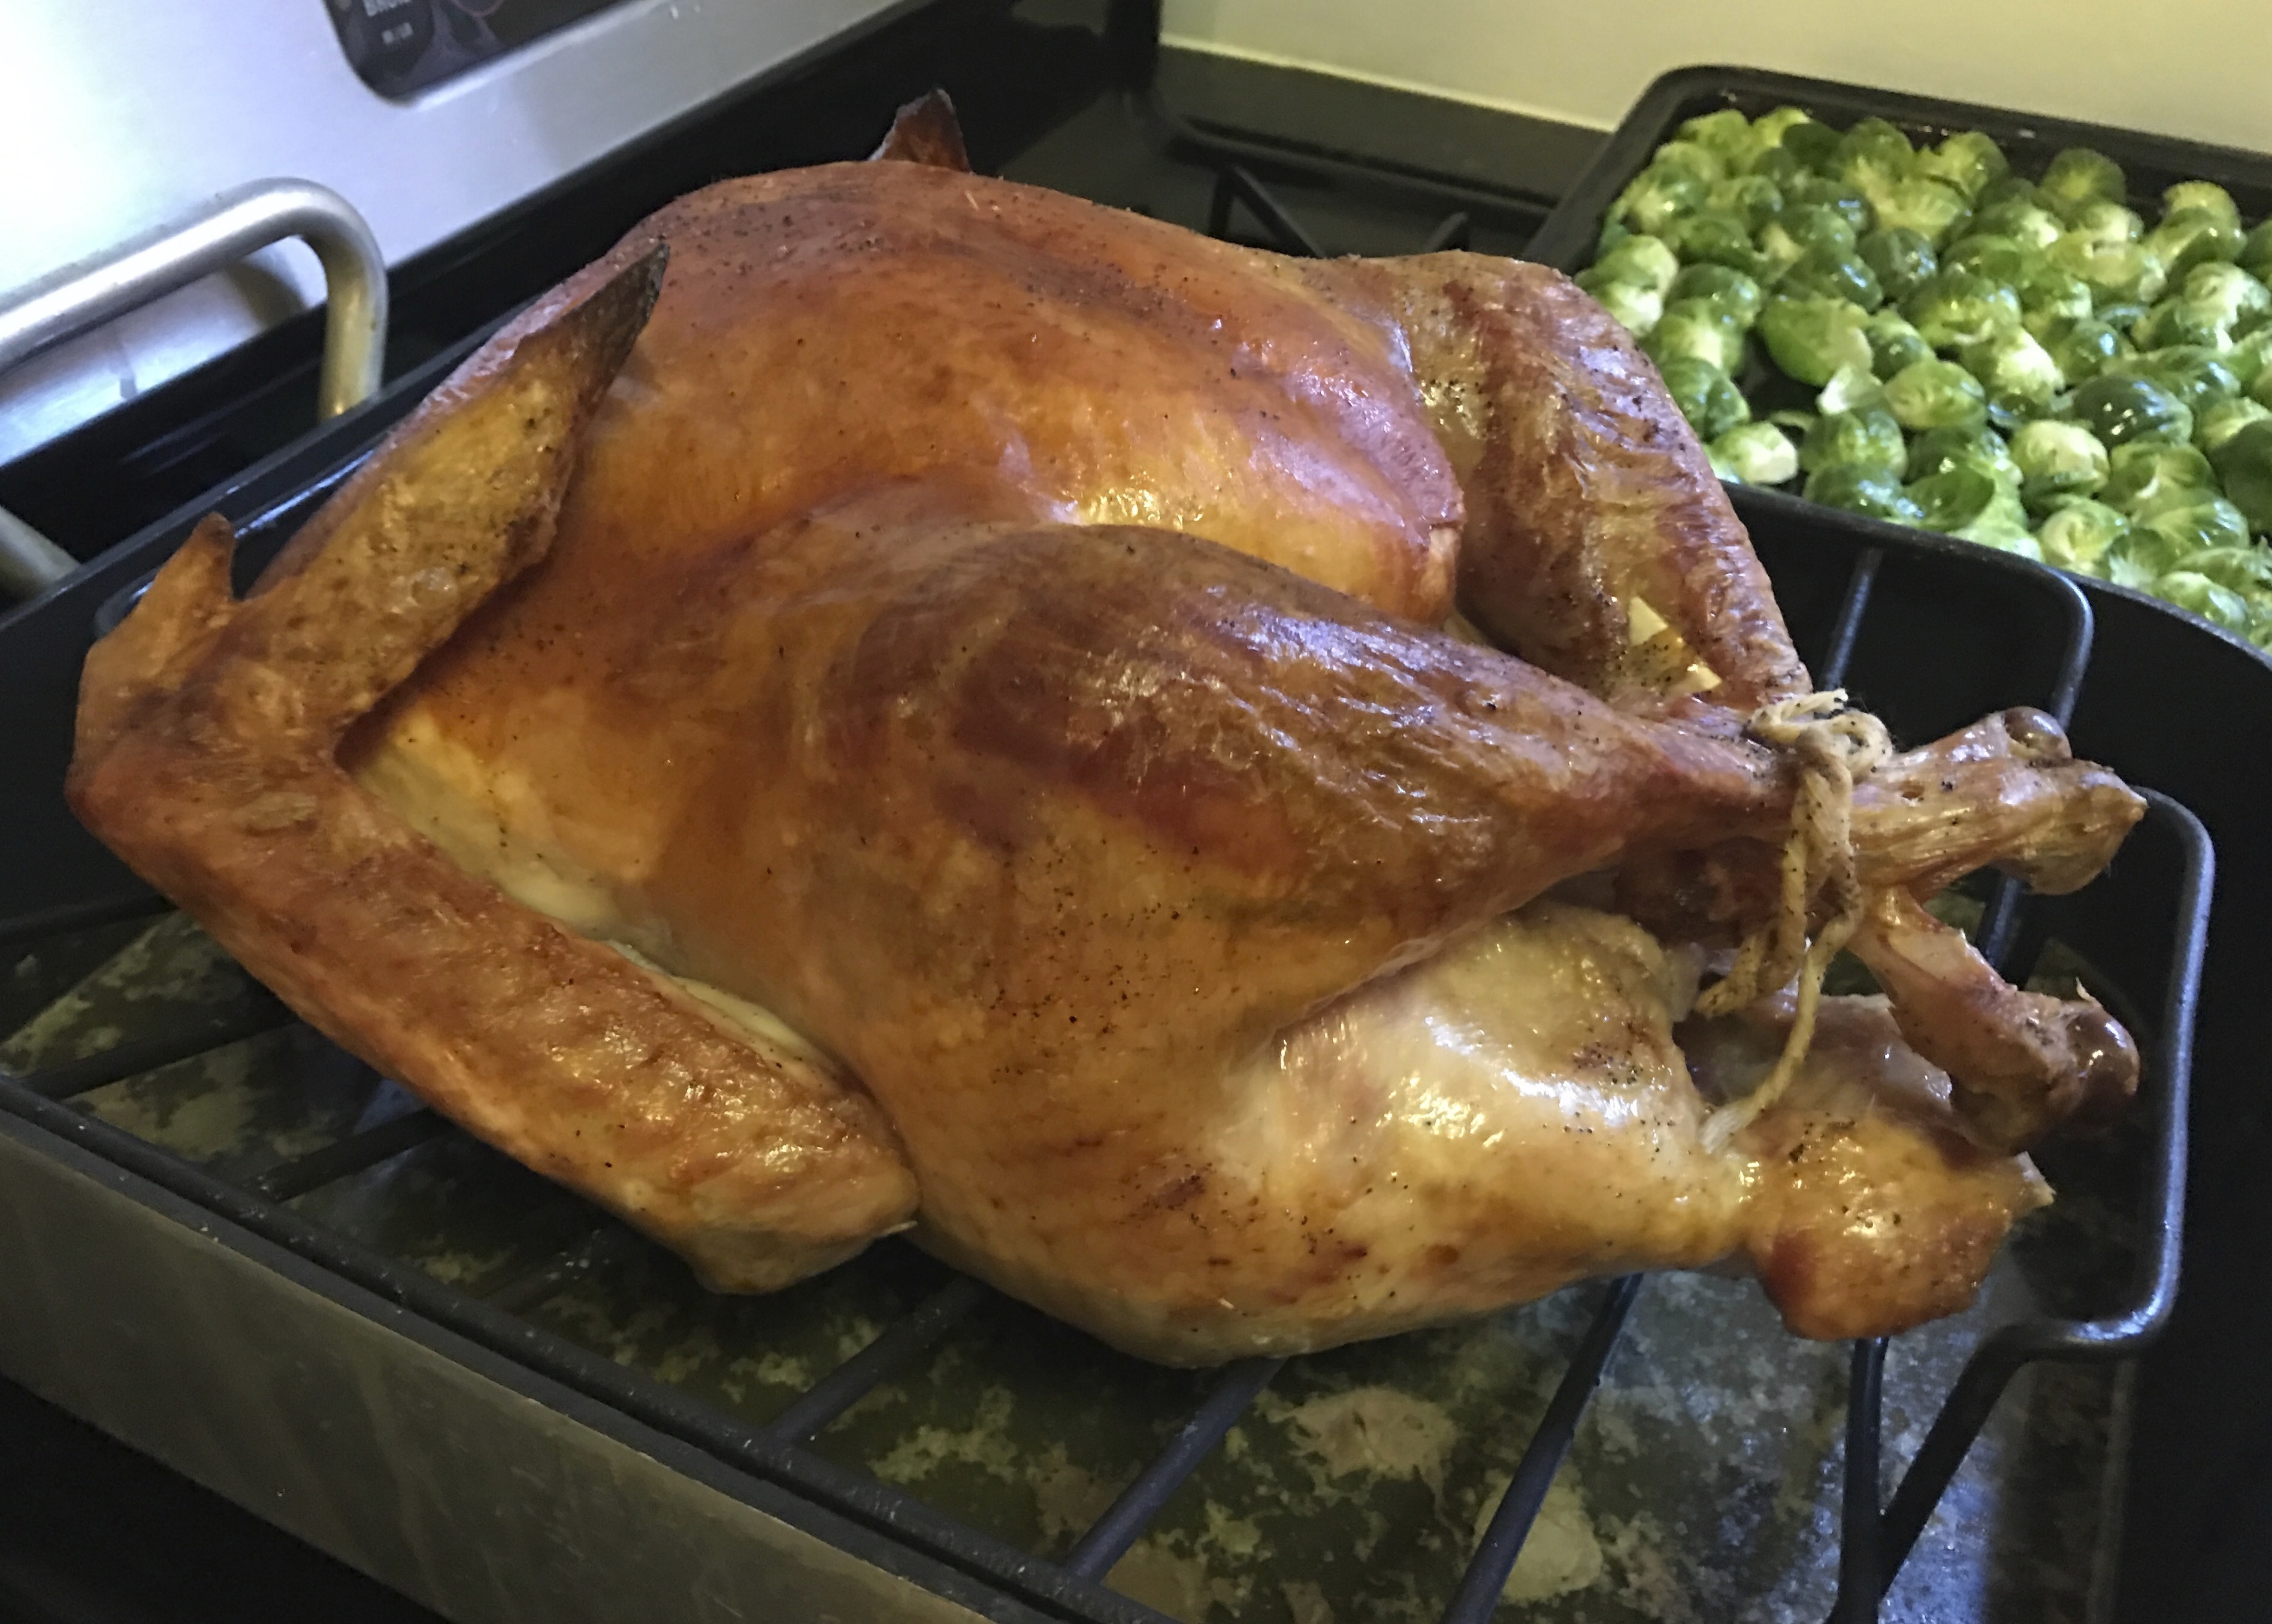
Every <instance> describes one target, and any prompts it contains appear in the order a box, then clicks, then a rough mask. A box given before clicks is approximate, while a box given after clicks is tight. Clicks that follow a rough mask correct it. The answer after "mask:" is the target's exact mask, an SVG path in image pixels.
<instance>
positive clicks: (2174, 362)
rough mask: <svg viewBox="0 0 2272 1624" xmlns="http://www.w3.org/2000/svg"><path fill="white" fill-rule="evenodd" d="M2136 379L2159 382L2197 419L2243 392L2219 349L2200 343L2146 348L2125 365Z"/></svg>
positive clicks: (2125, 369) (2123, 366)
mask: <svg viewBox="0 0 2272 1624" xmlns="http://www.w3.org/2000/svg"><path fill="white" fill-rule="evenodd" d="M2122 370H2124V371H2126V372H2127V373H2129V374H2130V375H2131V376H2133V377H2134V378H2145V379H2146V380H2147V381H2149V383H2156V384H2159V385H2161V386H2162V387H2163V388H2164V389H2166V390H2168V391H2169V392H2170V393H2171V394H2173V395H2175V396H2177V397H2178V399H2179V400H2183V401H2184V402H2185V403H2186V409H2188V410H2189V411H2191V412H2192V413H2193V415H2194V419H2195V420H2196V421H2198V420H2199V419H2200V417H2201V414H2202V413H2203V412H2205V411H2207V410H2208V408H2210V407H2212V406H2215V405H2216V403H2217V402H2218V401H2219V400H2231V398H2232V397H2233V396H2235V395H2237V394H2238V393H2240V380H2239V379H2238V378H2235V377H2234V376H2233V375H2232V369H2231V367H2228V366H2226V365H2225V364H2224V362H2223V360H2222V359H2221V358H2220V357H2219V356H2218V355H2217V353H2216V350H2214V349H2211V348H2208V347H2207V346H2205V345H2200V344H2173V345H2170V346H2168V347H2167V348H2162V349H2153V350H2149V351H2147V352H2146V353H2145V354H2144V355H2139V356H2137V357H2135V358H2134V359H2133V360H2130V361H2126V362H2125V363H2123V365H2122Z"/></svg>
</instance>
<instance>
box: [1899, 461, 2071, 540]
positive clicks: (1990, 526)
mask: <svg viewBox="0 0 2272 1624" xmlns="http://www.w3.org/2000/svg"><path fill="white" fill-rule="evenodd" d="M1909 494H1910V500H1912V501H1914V502H1915V503H1916V504H1917V512H1918V516H1919V522H1921V523H1922V524H1923V525H1924V528H1926V529H1928V530H1938V531H1939V532H1940V533H1941V534H1942V535H1954V536H1961V537H1962V539H1964V540H1965V541H1968V542H1977V543H1980V544H1981V545H1982V546H1984V547H1994V548H1999V549H2000V550H2003V551H2005V552H2016V553H2022V554H2024V555H2025V556H2026V557H2028V558H2040V557H2041V556H2042V553H2041V551H2040V550H2039V549H2038V548H2037V545H2036V538H2035V536H2034V535H2032V534H2031V533H2030V532H2029V529H2028V514H2027V510H2026V509H2024V508H2022V506H2021V505H2020V494H2019V492H2018V491H2016V490H2013V488H2012V487H2011V486H2009V485H2007V484H2006V483H2003V482H2002V481H2001V480H1997V479H1991V478H1990V477H1989V476H1988V475H1985V474H1984V473H1982V472H1981V471H1980V470H1979V469H1978V468H1948V469H1945V470H1944V471H1942V472H1940V473H1939V474H1933V475H1927V476H1926V477H1925V478H1924V479H1920V480H1916V481H1913V482H1911V483H1910V487H1909Z"/></svg>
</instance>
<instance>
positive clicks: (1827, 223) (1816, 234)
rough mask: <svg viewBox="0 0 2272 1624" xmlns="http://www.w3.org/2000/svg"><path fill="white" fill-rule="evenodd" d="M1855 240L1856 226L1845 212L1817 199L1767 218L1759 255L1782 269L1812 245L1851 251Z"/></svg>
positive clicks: (1834, 250)
mask: <svg viewBox="0 0 2272 1624" xmlns="http://www.w3.org/2000/svg"><path fill="white" fill-rule="evenodd" d="M1856 241H1857V239H1856V237H1855V236H1854V228H1853V226H1852V224H1851V223H1850V221H1848V220H1847V218H1846V216H1845V215H1843V214H1842V213H1839V212H1838V211H1837V210H1836V209H1833V208H1825V207H1823V206H1821V205H1820V204H1818V203H1802V204H1797V205H1795V206H1791V207H1789V208H1786V209H1784V210H1783V212H1782V213H1780V214H1778V215H1776V216H1775V219H1773V220H1772V221H1768V224H1767V226H1766V228H1764V229H1763V230H1761V231H1760V257H1761V258H1764V259H1765V260H1766V261H1767V262H1768V264H1769V265H1771V266H1775V267H1777V268H1778V269H1780V268H1782V267H1783V266H1791V265H1796V264H1797V263H1798V261H1799V260H1800V258H1803V257H1804V256H1805V253H1806V251H1808V250H1809V249H1813V248H1827V249H1829V250H1831V251H1833V252H1835V253H1841V254H1850V253H1852V252H1853V251H1854V245H1855V243H1856Z"/></svg>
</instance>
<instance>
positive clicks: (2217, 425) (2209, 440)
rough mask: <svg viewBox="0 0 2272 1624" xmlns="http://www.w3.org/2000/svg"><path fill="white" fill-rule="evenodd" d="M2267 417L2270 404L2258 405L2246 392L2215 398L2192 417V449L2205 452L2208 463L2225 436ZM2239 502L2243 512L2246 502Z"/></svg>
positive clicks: (2271, 413)
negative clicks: (2213, 403)
mask: <svg viewBox="0 0 2272 1624" xmlns="http://www.w3.org/2000/svg"><path fill="white" fill-rule="evenodd" d="M2268 420H2272V407H2264V406H2260V405H2258V404H2257V403H2256V402H2255V401H2253V400H2249V399H2248V398H2247V397H2246V395H2243V396H2239V397H2238V398H2236V399H2234V400H2219V401H2218V402H2217V403H2216V405H2214V406H2212V407H2210V408H2208V410H2207V411H2205V412H2203V413H2202V414H2201V415H2200V416H2198V417H2196V418H2194V446H2195V448H2196V449H2198V450H2200V451H2201V452H2203V453H2206V454H2207V455H2208V460H2209V461H2210V462H2211V464H2214V463H2215V462H2216V453H2218V452H2219V451H2221V450H2223V447H2224V443H2225V442H2226V441H2227V440H2229V439H2231V438H2232V437H2233V436H2234V435H2236V434H2238V433H2239V432H2240V431H2241V430H2243V429H2246V427H2247V426H2248V425H2249V424H2250V423H2264V422H2267V421H2268ZM2237 499H2238V498H2236V500H2237ZM2246 509H2247V505H2246V503H2243V504H2242V511H2243V512H2246ZM2249 517H2250V518H2251V519H2252V520H2253V518H2254V517H2255V515H2254V514H2253V513H2251V514H2250V515H2249Z"/></svg>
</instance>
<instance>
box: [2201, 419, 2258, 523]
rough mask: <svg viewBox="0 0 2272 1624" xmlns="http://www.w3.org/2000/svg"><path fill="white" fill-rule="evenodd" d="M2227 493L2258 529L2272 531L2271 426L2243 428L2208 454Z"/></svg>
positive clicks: (2251, 425)
mask: <svg viewBox="0 0 2272 1624" xmlns="http://www.w3.org/2000/svg"><path fill="white" fill-rule="evenodd" d="M2209 460H2210V461H2211V462H2212V463H2213V464H2215V466H2216V474H2217V477H2218V478H2219V479H2220V480H2222V481H2223V483H2224V494H2225V495H2226V496H2227V497H2228V498H2231V501H2232V503H2233V505H2235V506H2237V507H2238V508H2239V510H2240V511H2241V513H2244V514H2246V516H2247V520H2248V522H2249V524H2250V525H2251V526H2253V528H2256V529H2259V530H2266V531H2272V423H2267V422H2261V421H2260V422H2257V423H2247V424H2245V425H2243V426H2242V427H2241V428H2240V429H2239V430H2238V431H2237V432H2235V433H2234V434H2232V435H2231V436H2230V437H2228V438H2226V439H2225V441H2224V442H2223V444H2222V445H2219V446H2217V447H2216V449H2215V450H2214V451H2212V452H2210V453H2209Z"/></svg>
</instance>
